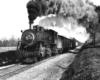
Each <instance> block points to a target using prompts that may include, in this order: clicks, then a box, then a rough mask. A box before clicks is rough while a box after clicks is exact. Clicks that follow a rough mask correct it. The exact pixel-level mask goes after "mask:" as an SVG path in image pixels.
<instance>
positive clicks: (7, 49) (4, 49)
mask: <svg viewBox="0 0 100 80" xmlns="http://www.w3.org/2000/svg"><path fill="white" fill-rule="evenodd" d="M9 50H16V47H0V53H1V52H6V51H9Z"/></svg>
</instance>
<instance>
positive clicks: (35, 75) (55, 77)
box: [6, 53, 75, 80]
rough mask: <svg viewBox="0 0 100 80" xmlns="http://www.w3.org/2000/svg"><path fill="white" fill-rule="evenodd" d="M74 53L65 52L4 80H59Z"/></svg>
mask: <svg viewBox="0 0 100 80" xmlns="http://www.w3.org/2000/svg"><path fill="white" fill-rule="evenodd" d="M74 57H75V54H71V53H65V54H62V55H59V56H56V57H55V58H52V59H47V61H45V62H43V63H41V64H39V65H37V66H35V67H32V68H30V69H28V70H26V71H24V72H21V73H19V74H16V75H14V76H12V77H10V78H7V79H6V80H59V78H60V77H61V74H62V73H63V72H64V71H65V69H66V68H67V67H68V66H69V65H70V64H71V62H72V60H73V59H74Z"/></svg>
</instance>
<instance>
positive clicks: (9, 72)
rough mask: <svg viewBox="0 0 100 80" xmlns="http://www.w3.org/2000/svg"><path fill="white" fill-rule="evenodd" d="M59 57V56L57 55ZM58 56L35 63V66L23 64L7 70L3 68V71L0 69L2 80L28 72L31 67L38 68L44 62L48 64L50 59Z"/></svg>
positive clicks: (0, 79)
mask: <svg viewBox="0 0 100 80" xmlns="http://www.w3.org/2000/svg"><path fill="white" fill-rule="evenodd" d="M57 56H59V55H57ZM57 56H53V57H50V58H47V59H44V60H42V61H39V62H37V63H34V64H29V65H27V64H21V63H18V64H14V65H12V66H10V67H7V68H3V69H0V80H6V79H7V78H9V77H11V76H14V75H16V74H19V73H21V72H23V71H25V70H28V69H30V68H31V67H34V66H37V65H39V64H41V63H43V62H46V61H48V60H50V59H53V58H55V57H57Z"/></svg>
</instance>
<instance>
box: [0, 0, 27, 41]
mask: <svg viewBox="0 0 100 80" xmlns="http://www.w3.org/2000/svg"><path fill="white" fill-rule="evenodd" d="M28 1H29V0H0V39H1V38H3V37H6V38H10V37H11V36H15V37H20V35H21V33H20V30H21V29H22V30H23V29H28V28H29V24H28V13H27V8H26V4H27V2H28Z"/></svg>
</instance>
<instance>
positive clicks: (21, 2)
mask: <svg viewBox="0 0 100 80" xmlns="http://www.w3.org/2000/svg"><path fill="white" fill-rule="evenodd" d="M28 1H29V0H0V39H3V38H6V39H9V38H11V37H12V36H14V37H15V38H20V37H21V32H20V31H21V30H25V29H28V28H29V23H28V22H29V21H28V13H27V8H26V4H27V2H28ZM90 1H92V2H93V3H94V4H96V5H99V4H100V1H99V0H90Z"/></svg>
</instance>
